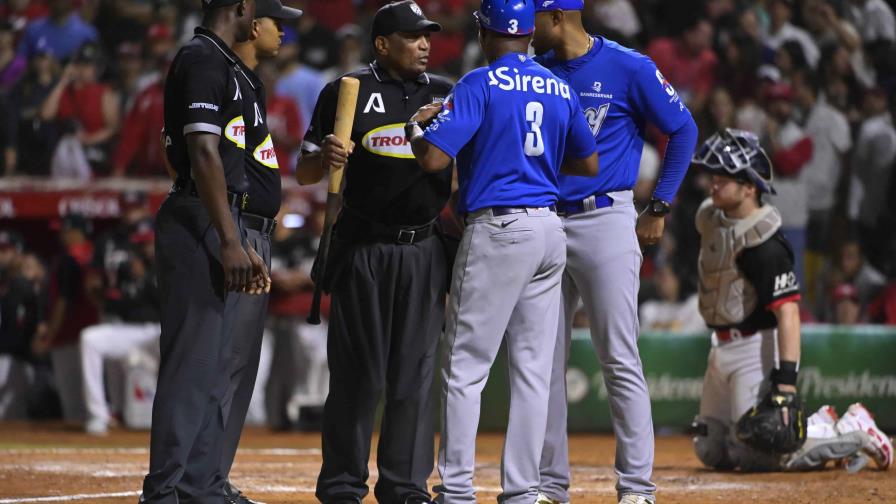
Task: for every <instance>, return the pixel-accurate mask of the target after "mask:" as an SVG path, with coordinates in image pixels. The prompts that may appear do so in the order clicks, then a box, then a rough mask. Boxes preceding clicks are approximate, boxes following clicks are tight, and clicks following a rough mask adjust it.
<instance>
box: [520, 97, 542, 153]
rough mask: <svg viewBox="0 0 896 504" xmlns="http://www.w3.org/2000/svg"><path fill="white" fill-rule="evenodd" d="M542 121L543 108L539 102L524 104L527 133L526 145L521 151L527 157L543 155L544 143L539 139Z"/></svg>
mask: <svg viewBox="0 0 896 504" xmlns="http://www.w3.org/2000/svg"><path fill="white" fill-rule="evenodd" d="M542 120H544V106H543V105H542V104H541V103H539V102H529V103H527V104H526V122H527V123H529V132H528V133H526V145H524V146H523V147H524V148H523V151H524V152H525V153H526V155H527V156H530V157H535V156H540V155H542V154H544V142H543V141H542V138H541V122H542Z"/></svg>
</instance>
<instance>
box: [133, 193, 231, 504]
mask: <svg viewBox="0 0 896 504" xmlns="http://www.w3.org/2000/svg"><path fill="white" fill-rule="evenodd" d="M232 213H233V218H234V222H235V223H236V224H237V226H238V229H239V230H240V232H241V233H242V232H243V230H242V228H241V226H240V223H239V220H238V212H237V210H236V209H233V210H232ZM220 249H221V243H220V240H219V238H218V233H217V232H216V231H215V228H214V226H213V225H212V223H211V220H210V219H209V217H208V214H207V213H206V211H205V208H204V207H203V206H202V202H201V201H200V200H199V198H197V197H195V196H189V195H183V194H172V195H170V196H169V197H168V198H167V199H166V200H165V202H164V203H163V204H162V208H161V209H160V210H159V213H158V215H157V216H156V262H157V264H158V268H159V269H158V276H159V291H160V298H161V323H162V334H161V339H160V350H161V361H160V365H159V380H158V386H157V388H156V396H155V399H154V401H153V411H152V437H151V438H150V455H149V474H147V475H146V478H145V479H144V481H143V499H142V501H141V502H145V503H150V504H183V503H190V504H221V502H223V498H224V493H223V485H224V476H223V475H222V474H221V471H220V466H221V457H222V448H223V443H222V440H223V436H224V428H225V412H224V397H225V394H226V392H227V389H228V386H229V382H230V380H229V379H230V374H229V367H230V364H231V358H230V357H231V355H230V354H231V347H232V345H231V338H232V334H233V332H232V331H231V330H229V329H228V328H229V327H230V325H231V324H232V323H233V321H234V319H233V317H234V315H235V314H236V310H235V307H236V305H237V301H238V300H239V299H240V296H239V295H237V294H235V293H232V292H227V290H226V289H225V287H224V271H223V268H222V267H221V262H220Z"/></svg>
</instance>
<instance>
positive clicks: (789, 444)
mask: <svg viewBox="0 0 896 504" xmlns="http://www.w3.org/2000/svg"><path fill="white" fill-rule="evenodd" d="M737 439H739V440H741V441H742V442H744V443H746V444H747V445H749V446H752V447H753V448H755V449H757V450H759V451H762V452H764V453H774V454H785V453H791V452H793V451H795V450H797V449H799V447H801V446H802V445H803V443H804V442H805V441H806V415H805V414H804V412H803V403H802V401H801V400H800V396H799V394H797V393H795V392H794V393H785V392H779V391H777V390H773V391H771V392H769V393H768V394H766V395H765V397H763V398H762V400H761V401H759V404H757V405H756V406H753V407H752V408H750V410H749V411H747V412H746V413H744V415H743V416H742V417H740V420H738V421H737Z"/></svg>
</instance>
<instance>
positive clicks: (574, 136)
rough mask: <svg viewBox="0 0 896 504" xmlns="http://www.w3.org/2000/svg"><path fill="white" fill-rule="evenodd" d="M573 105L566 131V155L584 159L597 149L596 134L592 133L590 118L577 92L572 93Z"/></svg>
mask: <svg viewBox="0 0 896 504" xmlns="http://www.w3.org/2000/svg"><path fill="white" fill-rule="evenodd" d="M571 102H572V107H571V114H570V118H569V130H568V131H567V132H566V152H565V153H564V154H565V156H566V157H569V158H572V159H584V158H587V157H588V156H590V155H592V154H594V151H596V150H597V143H596V142H595V141H594V135H593V134H592V133H591V126H589V125H588V119H586V118H585V113H584V112H582V106H581V105H580V104H579V99H578V97H576V95H575V93H573V94H572V100H571Z"/></svg>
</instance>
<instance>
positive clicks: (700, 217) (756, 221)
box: [697, 199, 781, 326]
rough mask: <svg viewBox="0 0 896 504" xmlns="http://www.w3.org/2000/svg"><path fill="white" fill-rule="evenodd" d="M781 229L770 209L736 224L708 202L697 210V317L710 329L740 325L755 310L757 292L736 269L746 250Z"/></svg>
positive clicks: (764, 209)
mask: <svg viewBox="0 0 896 504" xmlns="http://www.w3.org/2000/svg"><path fill="white" fill-rule="evenodd" d="M780 227H781V214H780V213H779V212H778V209H776V208H775V207H773V206H771V205H765V206H763V207H760V209H759V211H757V212H756V213H754V214H753V215H751V216H750V217H747V218H746V219H741V220H735V219H729V218H727V217H725V214H724V213H723V212H722V211H721V210H718V209H716V208H713V206H712V200H711V199H707V200H706V201H704V202H703V204H702V205H700V209H699V210H697V231H699V232H700V259H699V262H698V267H699V272H700V290H699V298H700V314H701V315H703V319H704V320H705V321H706V324H707V325H709V326H727V325H735V324H738V323H740V322H742V321H743V320H744V319H745V318H746V317H747V316H748V315H749V314H750V313H752V312H753V310H755V309H756V290H755V289H754V288H753V286H752V285H750V283H749V282H748V281H746V279H745V278H744V277H743V275H742V274H741V272H740V271H739V270H738V269H737V263H736V261H737V257H738V255H739V254H740V253H741V251H742V250H744V249H746V248H752V247H756V246H758V245H761V244H762V243H764V242H765V241H766V240H768V239H769V238H771V237H772V235H774V234H775V231H777V230H778V228H780Z"/></svg>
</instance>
